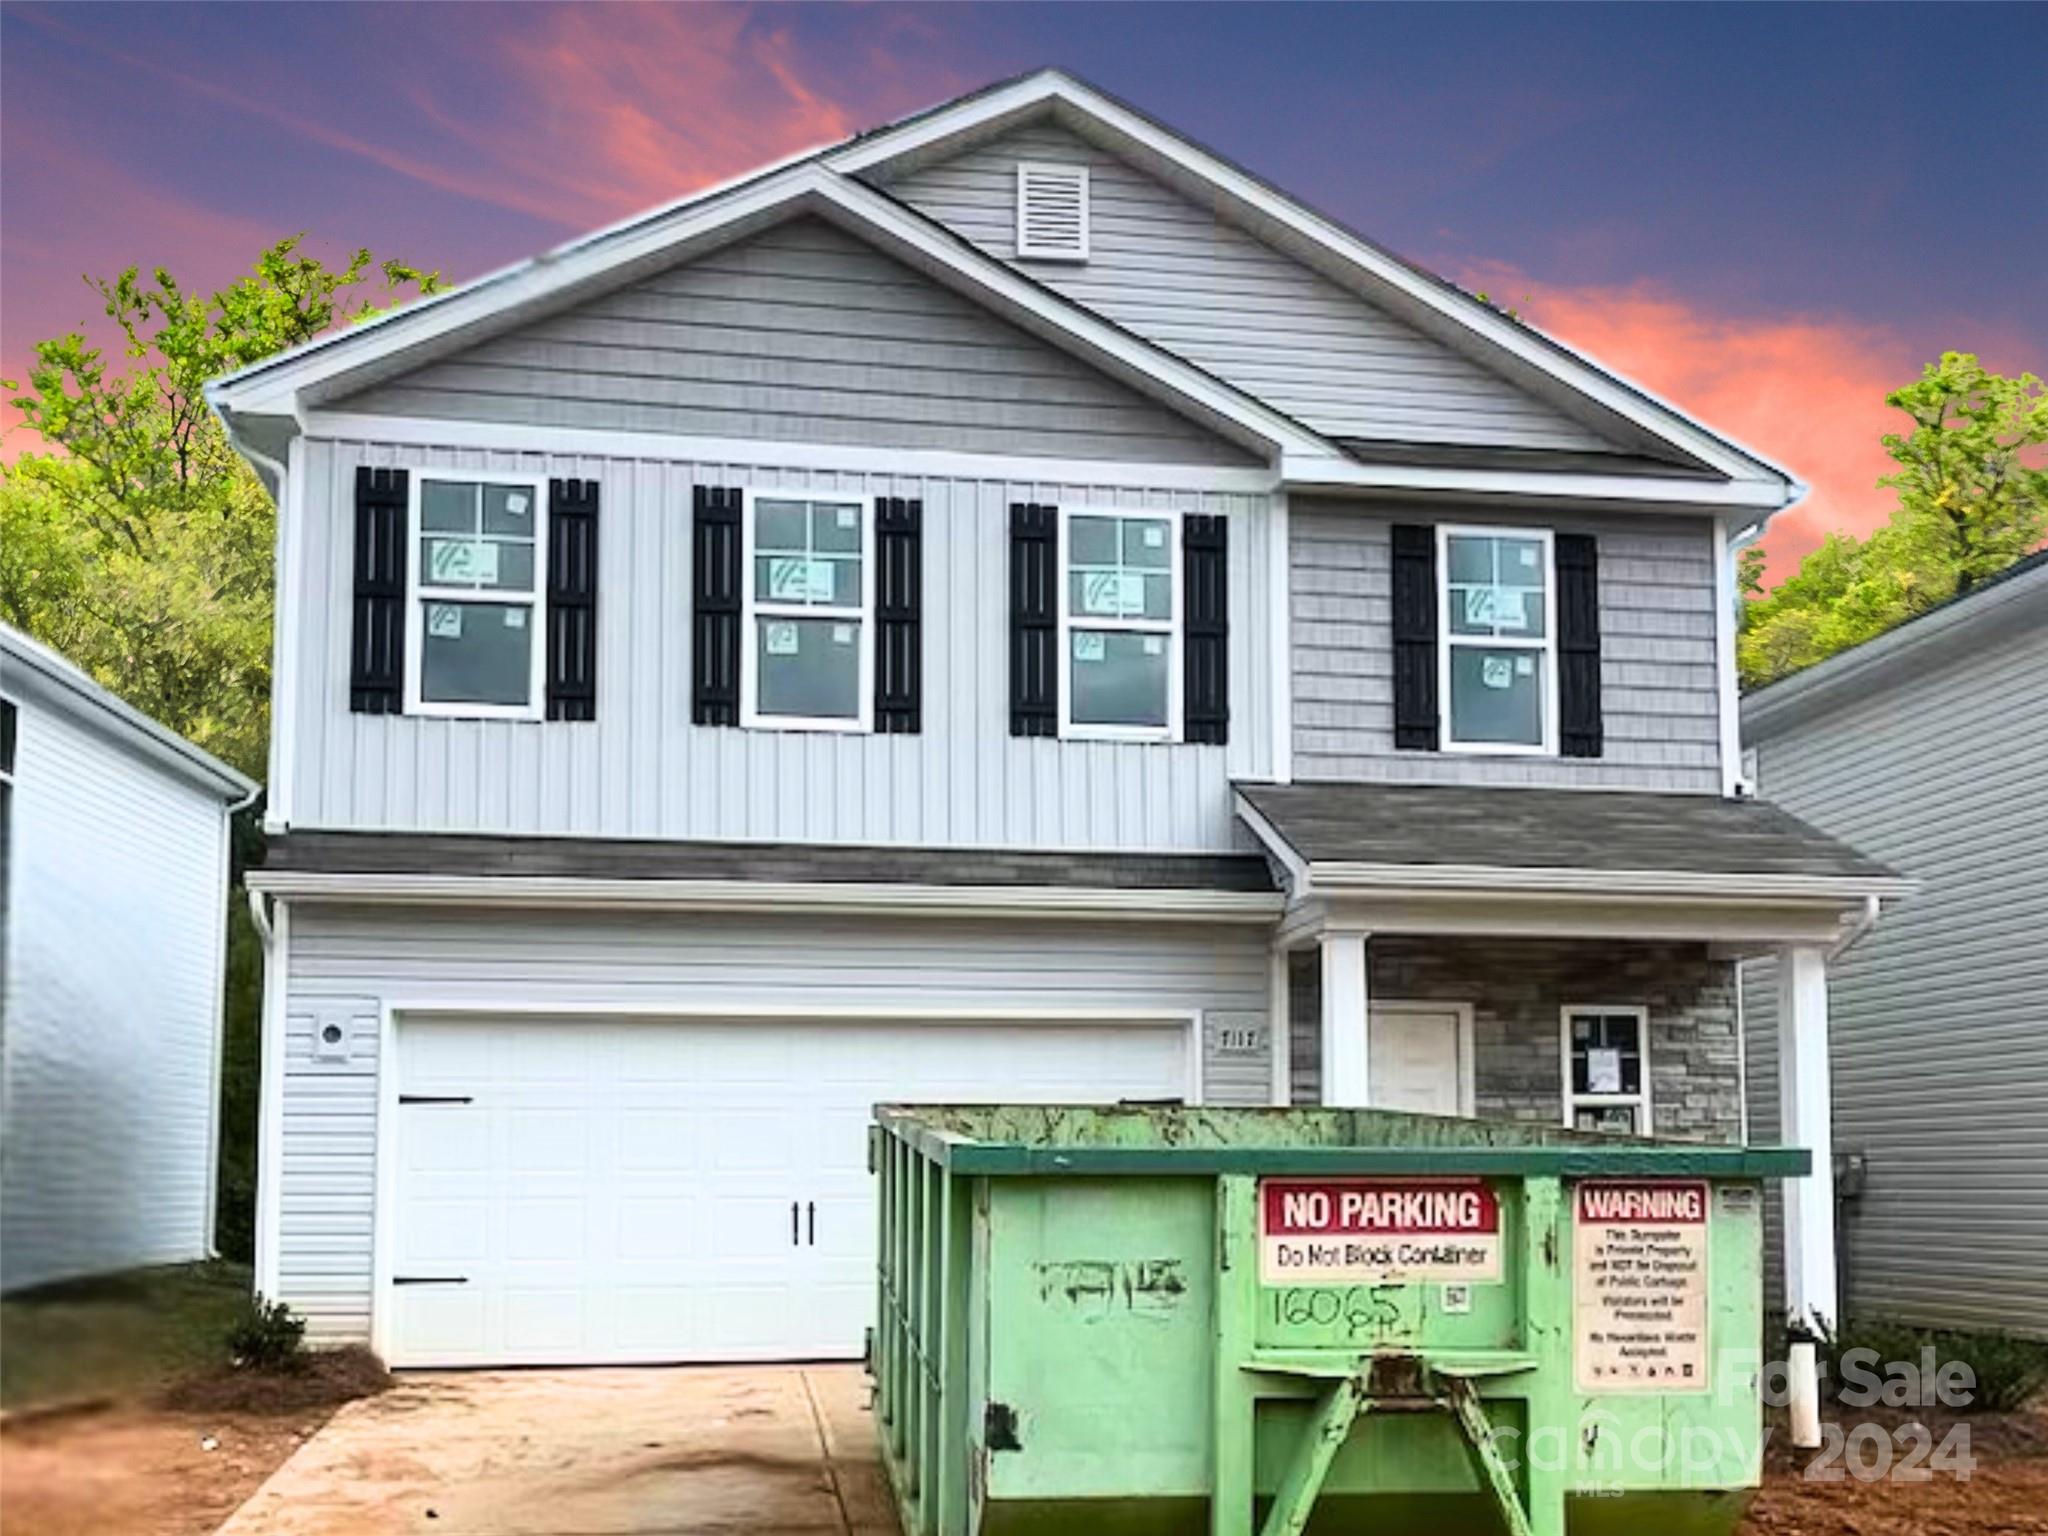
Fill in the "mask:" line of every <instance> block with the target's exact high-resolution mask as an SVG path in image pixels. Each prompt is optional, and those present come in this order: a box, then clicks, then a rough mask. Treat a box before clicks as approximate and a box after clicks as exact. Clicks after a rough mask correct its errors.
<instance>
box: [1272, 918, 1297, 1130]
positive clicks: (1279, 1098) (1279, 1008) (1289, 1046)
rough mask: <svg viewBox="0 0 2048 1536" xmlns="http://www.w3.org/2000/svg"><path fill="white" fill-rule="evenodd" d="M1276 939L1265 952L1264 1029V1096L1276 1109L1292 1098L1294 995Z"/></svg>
mask: <svg viewBox="0 0 2048 1536" xmlns="http://www.w3.org/2000/svg"><path fill="white" fill-rule="evenodd" d="M1291 953H1292V951H1291V950H1289V949H1288V948H1287V947H1286V946H1285V945H1283V944H1280V943H1278V942H1277V941H1276V942H1275V943H1274V944H1273V946H1272V947H1271V948H1270V949H1268V950H1267V951H1266V1032H1267V1036H1268V1040H1267V1043H1268V1045H1269V1046H1270V1047H1271V1049H1272V1053H1273V1061H1272V1083H1271V1086H1270V1089H1269V1092H1268V1098H1269V1100H1270V1101H1271V1103H1272V1104H1273V1106H1274V1107H1275V1108H1276V1109H1285V1108H1286V1107H1287V1106H1288V1105H1289V1104H1291V1103H1292V1102H1293V1100H1294V997H1293V985H1292V978H1291V976H1290V975H1289V962H1288V956H1289V955H1290V954H1291Z"/></svg>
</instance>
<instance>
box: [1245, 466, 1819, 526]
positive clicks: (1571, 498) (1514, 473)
mask: <svg viewBox="0 0 2048 1536" xmlns="http://www.w3.org/2000/svg"><path fill="white" fill-rule="evenodd" d="M1281 472H1282V476H1283V478H1284V479H1285V480H1286V482H1287V485H1288V488H1289V489H1290V490H1295V491H1301V492H1307V493H1312V494H1313V493H1331V494H1342V493H1346V492H1356V493H1375V492H1377V493H1383V494H1386V495H1398V496H1404V497H1407V496H1420V497H1428V496H1449V497H1458V498H1461V499H1462V498H1466V497H1478V498H1481V499H1488V500H1498V501H1501V502H1503V503H1512V502H1522V503H1525V504H1528V505H1532V506H1539V507H1540V506H1548V505H1551V504H1553V503H1556V502H1569V503H1570V504H1571V505H1572V507H1573V508H1575V509H1578V510H1586V511H1592V510H1599V509H1603V508H1610V507H1611V508H1614V509H1623V510H1628V509H1633V510H1652V511H1659V512H1692V513H1703V514H1707V515H1710V516H1715V517H1730V516H1739V517H1740V518H1741V519H1742V520H1743V521H1745V522H1756V523H1759V524H1760V523H1762V522H1763V521H1765V520H1766V519H1767V518H1768V517H1769V516H1770V515H1771V514H1773V513H1774V512H1777V511H1781V510H1783V508H1784V507H1785V506H1786V505H1787V503H1786V502H1785V500H1784V497H1783V495H1782V493H1780V492H1779V491H1778V490H1777V489H1776V488H1775V487H1774V486H1773V484H1772V483H1771V482H1768V481H1760V480H1720V481H1715V480H1687V479H1680V478H1676V477H1664V476H1658V475H1594V474H1583V473H1581V474H1574V473H1570V472H1559V471H1554V470H1536V469H1450V468H1437V467H1435V466H1432V465H1427V464H1361V463H1359V462H1357V461H1356V460H1352V459H1336V460H1332V459H1327V458H1324V457H1322V456H1319V455H1308V454H1288V455H1285V456H1284V457H1283V459H1282V461H1281Z"/></svg>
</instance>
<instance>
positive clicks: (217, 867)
mask: <svg viewBox="0 0 2048 1536" xmlns="http://www.w3.org/2000/svg"><path fill="white" fill-rule="evenodd" d="M6 897H7V893H6V892H5V891H0V900H5V899H6ZM234 899H235V892H234V818H233V817H232V816H222V817H221V818H220V844H219V847H218V849H217V851H216V852H215V854H214V900H215V903H216V905H215V907H214V928H213V970H212V973H211V975H210V976H209V978H208V981H209V986H208V988H207V1017H208V1018H210V1019H211V1020H212V1021H213V1029H212V1035H213V1039H212V1049H211V1051H210V1052H209V1058H210V1059H209V1060H208V1061H207V1064H206V1203H205V1210H204V1212H203V1213H202V1215H201V1217H200V1220H201V1222H202V1223H203V1225H202V1226H201V1227H200V1230H199V1251H200V1252H201V1253H203V1254H205V1255H206V1256H207V1257H208V1258H219V1257H220V1250H219V1248H218V1247H216V1246H215V1244H214V1240H213V1237H214V1232H215V1231H216V1230H217V1228H218V1227H219V1215H220V1081H221V1071H222V1065H223V1062H224V1060H225V1057H226V1055H227V1029H228V1021H227V1002H228V924H229V923H231V922H233V921H234V910H233V902H234ZM5 959H6V957H5V956H4V955H0V962H4V961H5Z"/></svg>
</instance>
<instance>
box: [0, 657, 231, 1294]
mask: <svg viewBox="0 0 2048 1536" xmlns="http://www.w3.org/2000/svg"><path fill="white" fill-rule="evenodd" d="M21 681H22V679H21V678H20V677H18V676H17V677H10V678H9V679H8V682H9V687H8V695H9V697H11V698H15V699H16V700H17V703H18V706H19V711H20V712H19V717H18V718H19V733H18V738H17V744H16V757H15V784H14V791H13V806H12V812H11V846H10V849H9V856H8V860H7V872H8V879H9V883H10V887H11V889H10V890H9V892H8V928H7V953H6V956H5V964H6V976H5V981H4V986H5V993H6V997H5V1009H6V1020H7V1023H6V1036H5V1042H6V1043H5V1053H4V1054H5V1065H4V1081H5V1087H4V1095H5V1108H4V1112H0V1141H4V1150H0V1170H4V1172H0V1289H9V1290H12V1289H15V1288H17V1287H20V1286H26V1285H34V1284H38V1283H40V1282H42V1281H46V1280H54V1279H59V1278H62V1277H65V1276H70V1275H81V1274H90V1273H95V1272H100V1271H105V1270H115V1269H126V1268H131V1267H134V1266H138V1265H144V1264H169V1263H176V1262H179V1261H182V1260H187V1259H196V1258H200V1257H202V1256H203V1255H205V1253H206V1252H207V1251H208V1249H209V1248H210V1246H211V1244H212V1239H213V1234H212V1231H211V1230H210V1227H209V1222H210V1219H211V1216H212V1211H213V1201H212V1189H213V1133H214V1103H215V1086H216V1073H217V1061H218V1058H217V1050H218V1046H219V1041H220V1015H219V1007H220V985H219V969H218V968H219V965H220V958H221V949H220V940H221V924H222V922H223V921H224V920H225V914H224V909H223V905H222V904H223V903H224V902H225V901H226V899H227V891H226V882H225V877H226V872H227V870H226V860H225V853H226V844H225V838H226V826H225V816H224V813H223V810H222V805H221V801H220V799H219V798H218V797H216V796H214V795H212V794H210V793H208V792H207V791H205V790H202V789H200V788H198V787H196V786H194V785H191V784H188V783H186V782H185V781H184V780H182V779H180V778H178V777H176V776H174V775H172V774H170V773H168V772H167V771H165V770H164V769H163V768H161V767H158V766H157V765H156V764H155V763H154V762H152V761H149V760H146V759H144V758H142V757H141V756H139V755H137V754H135V753H133V752H131V751H130V750H128V749H127V748H126V747H125V746H123V745H122V744H120V743H119V742H117V741H116V740H114V739H113V738H112V737H111V736H109V735H105V734H102V733H101V732H100V731H98V730H96V729H94V728H92V727H90V726H88V725H86V724H85V723H84V722H83V721H82V720H80V719H79V718H76V717H74V716H73V715H72V714H70V713H69V712H66V711H60V710H55V709H52V708H50V707H48V706H47V705H45V704H44V703H42V702H41V701H40V700H39V699H38V698H35V697H31V696H29V694H28V693H27V691H26V689H23V690H22V691H21V692H19V693H17V691H16V685H17V684H18V683H20V682H21Z"/></svg>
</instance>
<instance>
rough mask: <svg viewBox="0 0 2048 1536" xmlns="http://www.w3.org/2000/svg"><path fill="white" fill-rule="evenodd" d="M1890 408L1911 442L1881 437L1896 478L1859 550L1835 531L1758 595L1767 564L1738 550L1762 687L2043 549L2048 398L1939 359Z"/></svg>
mask: <svg viewBox="0 0 2048 1536" xmlns="http://www.w3.org/2000/svg"><path fill="white" fill-rule="evenodd" d="M1885 403H1886V404H1887V405H1890V406H1893V407H1895V408H1897V409H1898V410H1901V411H1903V412H1905V413H1906V415H1907V416H1908V417H1909V418H1910V419H1911V427H1910V429H1909V430H1906V431H1902V432H1890V433H1887V434H1885V438H1884V446H1885V451H1886V452H1887V453H1889V454H1890V455H1891V456H1892V459H1893V460H1894V461H1895V462H1896V463H1897V464H1898V466H1899V467H1898V469H1897V470H1896V471H1894V472H1893V473H1891V474H1888V475H1885V476H1883V477H1882V478H1880V479H1879V481H1878V484H1879V485H1881V486H1885V487H1888V488H1890V489H1892V490H1895V491H1897V492H1898V497H1899V503H1898V510H1897V511H1896V512H1894V513H1893V515H1892V518H1891V521H1890V522H1889V523H1887V524H1886V525H1885V526H1884V527H1882V528H1880V529H1878V530H1877V531H1876V532H1875V533H1873V534H1871V535H1870V537H1869V538H1867V539H1857V538H1854V537H1852V536H1850V535H1848V534H1843V533H1831V534H1829V535H1828V536H1827V538H1826V539H1825V540H1823V541H1822V543H1821V546H1820V548H1818V549H1816V550H1814V551H1813V552H1812V553H1811V554H1809V555H1808V556H1807V557H1806V558H1805V560H1803V561H1801V562H1800V566H1799V570H1798V571H1797V573H1796V574H1794V575H1793V576H1791V577H1789V578H1788V579H1787V580H1785V581H1784V582H1782V583H1781V584H1780V585H1779V586H1778V588H1777V590H1775V591H1773V592H1771V593H1770V594H1769V595H1764V594H1763V590H1762V587H1763V564H1762V555H1761V553H1760V552H1758V551H1754V550H1747V551H1744V556H1743V563H1742V568H1741V572H1740V579H1741V582H1742V587H1743V591H1744V593H1745V595H1746V596H1748V597H1749V599H1750V600H1749V601H1748V602H1746V603H1745V604H1744V605H1743V616H1742V634H1741V638H1740V642H1739V655H1740V661H1741V670H1742V682H1743V686H1744V687H1748V688H1756V687H1761V686H1763V685H1764V684H1765V683H1769V682H1774V681H1776V680H1777V679H1778V678H1781V677H1785V676H1788V675H1790V674H1791V673H1793V672H1797V671H1799V670H1800V669H1801V668H1803V667H1810V666H1812V665H1813V664H1814V663H1815V662H1817V661H1823V660H1825V659H1826V658H1827V657H1829V656H1832V655H1834V654H1835V653H1836V652H1837V651H1843V650H1847V649H1848V648H1849V647H1851V646H1854V645H1860V644H1862V643H1863V642H1864V641H1866V640H1870V639H1874V638H1875V637H1876V636H1878V635H1881V634H1883V633H1884V632H1885V631H1886V630H1888V629H1890V628H1891V627H1892V626H1894V625H1896V624H1900V623H1903V622H1904V621H1905V620H1907V619H1910V618H1912V617H1913V616H1914V615H1916V614H1920V613H1924V612H1926V611H1927V610H1928V609H1929V608H1932V607H1934V606H1936V605H1937V604H1940V603H1944V602H1946V601H1948V600H1949V599H1950V598H1952V597H1958V596H1961V595H1962V594H1964V593H1966V592H1969V591H1970V590H1971V589H1972V588H1974V587H1976V586H1978V585H1980V584H1982V583H1983V582H1984V581H1986V580H1988V579H1989V578H1991V577H1993V576H1995V575H1997V574H1998V572H2000V571H2002V570H2004V569H2005V568H2006V567H2007V566H2009V565H2011V564H2012V563H2013V562H2014V561H2015V560H2017V559H2019V558H2020V557H2021V556H2022V555H2024V554H2026V553H2027V552H2028V551H2029V550H2031V549H2033V548H2035V547H2036V546H2037V545H2039V544H2040V543H2041V541H2042V539H2043V538H2044V537H2048V468H2043V467H2041V464H2040V458H2041V455H2040V452H2039V450H2040V449H2041V448H2042V447H2043V445H2044V444H2048V389H2044V387H2043V385H2042V382H2041V380H2040V379H2038V378H2036V377H2035V376H2034V375H2033V374H2031V373H2026V374H2021V375H2019V376H2018V377H2017V378H2006V377H2003V376H2001V375H1999V374H1995V373H1991V372H1989V371H1987V370H1986V369H1985V368H1984V367H1983V366H1982V364H1980V363H1979V362H1978V361H1977V359H1976V358H1975V357H1973V356H1971V355H1970V354H1969V353H1966V352H1945V353H1943V354H1942V357H1941V361H1940V362H1938V363H1930V364H1929V365H1928V366H1927V367H1926V368H1925V370H1923V371H1922V373H1921V375H1920V377H1919V378H1918V379H1917V380H1915V381H1914V382H1913V383H1911V384H1908V385H1907V386H1906V387H1905V388H1904V389H1899V390H1894V391H1893V392H1892V393H1891V394H1889V395H1887V396H1886V397H1885Z"/></svg>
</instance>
